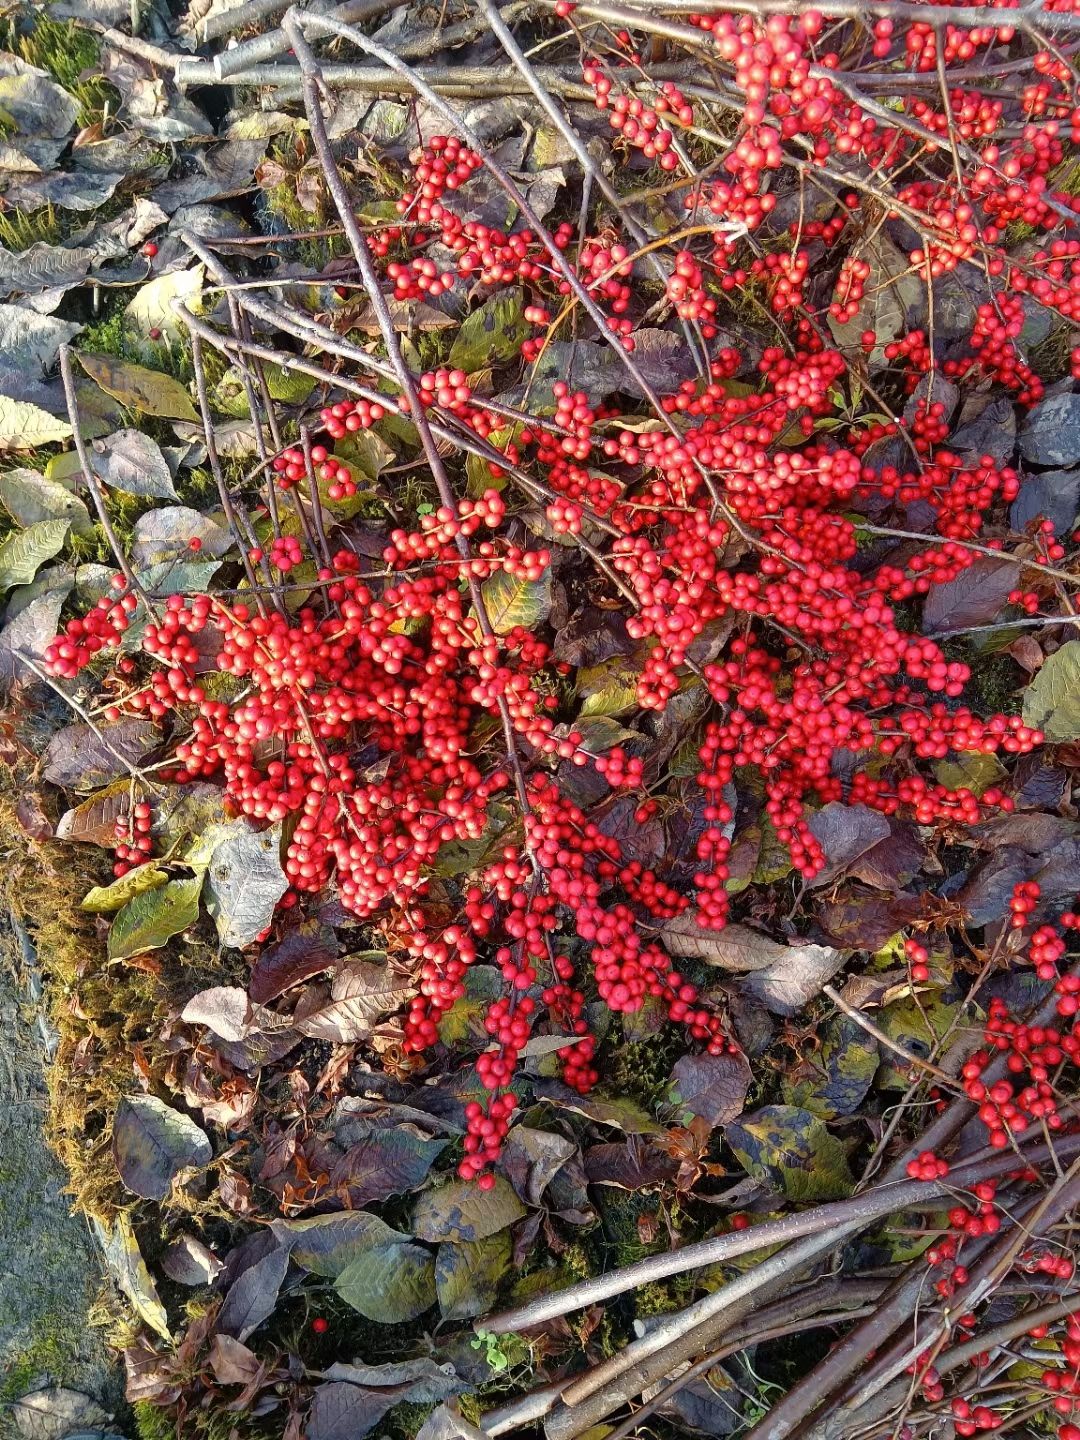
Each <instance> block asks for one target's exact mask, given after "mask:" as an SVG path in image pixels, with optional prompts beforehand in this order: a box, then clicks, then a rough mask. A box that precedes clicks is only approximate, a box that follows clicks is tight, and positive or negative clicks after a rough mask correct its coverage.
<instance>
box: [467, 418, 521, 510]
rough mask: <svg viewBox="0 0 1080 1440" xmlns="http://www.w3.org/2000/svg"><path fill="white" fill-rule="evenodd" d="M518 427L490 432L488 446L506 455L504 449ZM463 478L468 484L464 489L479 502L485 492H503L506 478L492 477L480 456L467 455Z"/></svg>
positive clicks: (489, 469) (500, 476)
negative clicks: (492, 446)
mask: <svg viewBox="0 0 1080 1440" xmlns="http://www.w3.org/2000/svg"><path fill="white" fill-rule="evenodd" d="M521 428H522V427H521V426H520V425H506V426H503V427H502V429H499V430H492V432H491V434H490V435H489V436H488V437H487V438H488V444H490V445H494V447H495V449H496V450H500V451H502V453H503V454H505V453H506V447H507V445H508V444H509V443H510V441H511V440H512V439H513V438H514V437H515V436H516V435H517V434H518V433H519V431H520V430H521ZM465 478H466V480H467V482H468V484H467V486H466V488H467V490H468V493H469V494H470V495H471V496H472V498H473V499H474V500H479V499H480V497H481V495H483V493H484V491H485V490H505V489H506V476H505V474H503V475H493V474H492V473H491V466H490V465H489V463H488V461H486V460H485V459H484V457H483V456H482V455H473V454H469V455H466V456H465Z"/></svg>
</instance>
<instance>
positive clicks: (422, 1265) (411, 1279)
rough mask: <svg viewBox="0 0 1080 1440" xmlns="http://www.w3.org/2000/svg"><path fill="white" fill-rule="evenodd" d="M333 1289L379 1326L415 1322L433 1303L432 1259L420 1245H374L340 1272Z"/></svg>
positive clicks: (429, 1253)
mask: <svg viewBox="0 0 1080 1440" xmlns="http://www.w3.org/2000/svg"><path fill="white" fill-rule="evenodd" d="M334 1289H335V1290H336V1291H337V1293H338V1294H339V1295H340V1296H341V1298H342V1299H343V1300H344V1301H345V1303H346V1304H347V1305H351V1306H352V1307H353V1309H354V1310H359V1312H360V1314H361V1315H364V1316H366V1318H367V1319H368V1320H374V1321H375V1322H376V1323H377V1324H379V1325H400V1324H401V1323H402V1322H403V1321H406V1320H415V1319H416V1317H417V1316H418V1315H422V1314H423V1313H424V1311H425V1310H427V1309H429V1308H430V1307H431V1306H432V1305H434V1303H435V1257H434V1256H433V1255H432V1254H431V1252H430V1251H429V1250H425V1249H424V1247H423V1246H422V1245H414V1244H412V1243H411V1241H406V1242H405V1243H404V1244H391V1245H374V1246H372V1247H371V1248H370V1249H367V1250H365V1251H364V1252H363V1253H362V1254H360V1255H358V1256H357V1257H356V1259H355V1260H353V1262H352V1263H351V1264H350V1265H347V1266H346V1268H345V1269H344V1270H343V1271H342V1272H341V1274H340V1275H339V1276H338V1277H337V1280H336V1281H335V1283H334Z"/></svg>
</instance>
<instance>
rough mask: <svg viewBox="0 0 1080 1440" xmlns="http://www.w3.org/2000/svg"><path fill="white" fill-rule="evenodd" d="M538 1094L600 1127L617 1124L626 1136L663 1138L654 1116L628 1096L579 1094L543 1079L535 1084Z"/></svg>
mask: <svg viewBox="0 0 1080 1440" xmlns="http://www.w3.org/2000/svg"><path fill="white" fill-rule="evenodd" d="M533 1089H534V1091H535V1092H536V1094H537V1095H538V1096H540V1097H542V1098H543V1099H545V1100H548V1101H550V1102H551V1103H552V1104H554V1105H558V1106H560V1107H561V1108H562V1109H563V1110H572V1111H574V1113H575V1114H577V1115H584V1116H586V1117H587V1118H588V1119H589V1120H595V1121H596V1122H597V1123H598V1124H600V1125H614V1126H615V1128H616V1129H617V1130H622V1131H625V1133H626V1134H627V1135H663V1134H664V1127H663V1126H662V1125H658V1124H657V1123H656V1121H655V1120H654V1119H653V1118H652V1116H651V1115H648V1114H646V1112H645V1111H644V1110H643V1109H642V1107H641V1106H640V1105H639V1104H638V1103H637V1101H636V1100H631V1099H629V1098H628V1097H627V1096H625V1095H616V1096H614V1097H612V1096H609V1095H596V1094H592V1095H579V1094H578V1093H577V1091H576V1090H571V1089H570V1087H569V1085H564V1084H563V1083H562V1082H561V1081H558V1080H540V1081H537V1082H535V1083H534V1085H533Z"/></svg>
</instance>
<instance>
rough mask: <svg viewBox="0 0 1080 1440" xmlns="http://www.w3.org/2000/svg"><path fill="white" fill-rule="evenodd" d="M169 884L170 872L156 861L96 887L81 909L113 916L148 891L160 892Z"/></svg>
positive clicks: (87, 895)
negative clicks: (108, 883) (116, 911)
mask: <svg viewBox="0 0 1080 1440" xmlns="http://www.w3.org/2000/svg"><path fill="white" fill-rule="evenodd" d="M168 883H169V872H168V871H167V870H164V869H162V867H161V866H160V865H159V864H158V862H157V861H156V860H152V861H151V862H150V864H149V865H136V866H135V868H134V870H129V871H128V872H127V874H126V875H121V876H120V878H119V880H114V881H113V882H112V884H111V885H95V886H94V888H93V889H92V890H90V891H88V892H87V894H86V895H85V897H84V898H83V901H82V904H81V906H80V909H83V910H88V911H89V912H90V914H91V915H111V914H112V912H113V911H114V910H122V909H123V907H124V906H125V905H126V904H127V903H128V902H129V901H130V900H134V899H135V898H136V897H137V896H139V895H143V894H145V893H146V891H148V890H160V889H161V887H162V886H163V885H167V884H168Z"/></svg>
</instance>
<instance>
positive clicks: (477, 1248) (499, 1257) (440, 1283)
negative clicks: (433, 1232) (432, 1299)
mask: <svg viewBox="0 0 1080 1440" xmlns="http://www.w3.org/2000/svg"><path fill="white" fill-rule="evenodd" d="M512 1253H513V1246H512V1244H511V1241H510V1232H509V1230H500V1231H499V1233H498V1234H497V1235H489V1236H488V1238H487V1239H486V1240H459V1241H448V1242H447V1243H446V1244H445V1245H440V1246H439V1251H438V1254H437V1255H436V1257H435V1289H436V1291H437V1293H438V1297H439V1309H440V1310H441V1311H442V1317H443V1319H444V1320H470V1319H472V1317H473V1316H474V1315H483V1314H484V1313H485V1311H488V1310H490V1309H491V1308H492V1306H493V1305H494V1304H495V1300H496V1298H497V1297H498V1293H499V1286H500V1284H501V1283H502V1281H503V1279H504V1278H505V1276H506V1275H507V1274H508V1273H509V1271H510V1268H511V1262H512Z"/></svg>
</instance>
